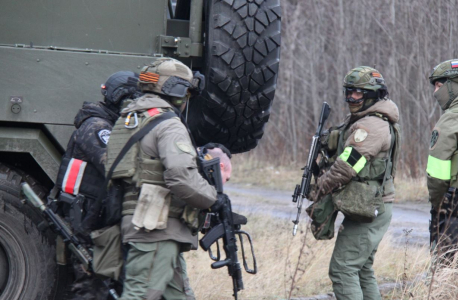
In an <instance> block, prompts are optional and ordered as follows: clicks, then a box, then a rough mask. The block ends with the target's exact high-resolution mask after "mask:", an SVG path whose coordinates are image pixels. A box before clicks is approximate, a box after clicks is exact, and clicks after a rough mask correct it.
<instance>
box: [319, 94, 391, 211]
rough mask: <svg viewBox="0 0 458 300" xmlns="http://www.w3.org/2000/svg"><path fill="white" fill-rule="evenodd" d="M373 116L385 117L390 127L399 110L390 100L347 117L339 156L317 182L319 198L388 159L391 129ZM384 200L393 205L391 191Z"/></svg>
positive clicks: (381, 101) (383, 121) (384, 122)
mask: <svg viewBox="0 0 458 300" xmlns="http://www.w3.org/2000/svg"><path fill="white" fill-rule="evenodd" d="M374 113H378V114H380V115H382V116H384V117H385V118H387V119H388V120H389V121H390V122H391V123H397V122H398V121H399V110H398V107H397V106H396V104H395V103H394V102H393V101H391V100H389V99H385V100H380V101H378V102H377V103H375V104H374V105H373V106H371V107H369V108H368V109H367V110H364V111H362V112H359V113H355V114H352V115H350V117H349V118H348V120H347V124H346V126H345V129H344V136H342V137H341V139H340V140H341V142H340V143H339V151H338V155H339V156H338V157H337V159H336V161H335V163H334V164H333V165H332V166H331V168H330V169H329V170H328V171H327V172H326V173H324V174H323V175H322V176H321V177H320V178H319V179H318V187H319V189H320V190H321V194H329V193H331V192H332V191H333V190H334V189H336V188H338V187H340V186H343V185H345V184H347V183H348V182H350V180H352V178H354V177H356V176H357V175H360V172H361V171H362V170H363V169H364V167H365V166H366V164H368V163H371V162H372V161H373V160H374V159H376V158H380V157H382V156H383V157H386V156H387V154H388V151H389V150H390V145H391V134H390V125H389V123H388V122H387V121H385V120H383V119H382V118H380V117H378V116H375V115H373V114H374ZM383 196H384V197H383V200H384V201H385V202H391V201H393V200H394V188H393V191H391V192H389V193H387V194H384V195H383Z"/></svg>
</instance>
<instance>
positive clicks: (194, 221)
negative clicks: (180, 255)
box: [180, 205, 206, 235]
mask: <svg viewBox="0 0 458 300" xmlns="http://www.w3.org/2000/svg"><path fill="white" fill-rule="evenodd" d="M205 216H206V214H203V213H202V212H201V210H200V209H198V208H194V207H191V206H189V205H186V206H185V207H184V210H183V213H182V214H181V217H180V219H181V221H182V222H183V223H184V224H185V225H186V226H187V227H188V228H189V229H190V230H191V233H192V235H197V233H199V231H200V230H201V229H202V226H203V224H204V222H205V220H204V219H205Z"/></svg>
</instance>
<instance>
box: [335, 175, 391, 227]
mask: <svg viewBox="0 0 458 300" xmlns="http://www.w3.org/2000/svg"><path fill="white" fill-rule="evenodd" d="M332 201H333V203H334V205H335V207H336V209H338V210H340V211H341V212H342V213H343V214H344V215H345V216H346V217H348V218H349V219H351V220H353V221H356V222H361V223H371V222H372V221H374V219H375V218H376V217H377V216H378V215H379V214H382V213H384V212H385V204H384V203H383V199H382V193H381V192H380V188H379V187H377V186H376V185H371V184H369V183H368V182H359V181H355V180H352V181H350V182H349V183H348V184H347V185H346V186H345V187H343V188H341V189H339V190H338V191H337V192H335V193H334V194H333V196H332Z"/></svg>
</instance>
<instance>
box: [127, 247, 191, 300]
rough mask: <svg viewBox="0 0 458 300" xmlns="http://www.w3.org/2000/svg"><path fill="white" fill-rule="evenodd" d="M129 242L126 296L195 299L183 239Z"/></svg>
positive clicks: (138, 299) (131, 299)
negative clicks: (187, 269) (184, 255)
mask: <svg viewBox="0 0 458 300" xmlns="http://www.w3.org/2000/svg"><path fill="white" fill-rule="evenodd" d="M129 246H130V247H129V251H128V253H127V260H126V264H125V269H126V276H125V280H124V287H123V294H122V297H121V299H122V300H160V299H166V300H168V299H173V300H195V297H194V292H193V291H192V289H191V287H190V285H189V279H188V275H187V271H186V262H185V260H184V258H183V254H182V253H180V246H181V245H180V243H178V242H175V241H161V242H154V243H137V242H131V243H129ZM121 299H120V300H121Z"/></svg>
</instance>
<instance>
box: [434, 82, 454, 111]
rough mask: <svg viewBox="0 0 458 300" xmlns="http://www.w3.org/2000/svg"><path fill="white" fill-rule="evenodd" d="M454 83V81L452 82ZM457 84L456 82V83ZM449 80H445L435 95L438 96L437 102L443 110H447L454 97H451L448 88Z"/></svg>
mask: <svg viewBox="0 0 458 300" xmlns="http://www.w3.org/2000/svg"><path fill="white" fill-rule="evenodd" d="M452 84H453V83H452ZM455 84H456V83H455ZM448 85H449V83H448V82H445V83H444V85H442V86H441V87H440V88H439V89H438V90H437V91H436V92H435V93H434V94H433V95H434V98H436V100H437V102H438V103H439V105H440V107H441V108H442V109H443V110H446V109H447V108H448V107H449V106H450V103H451V102H452V100H453V99H450V93H449V90H448Z"/></svg>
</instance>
